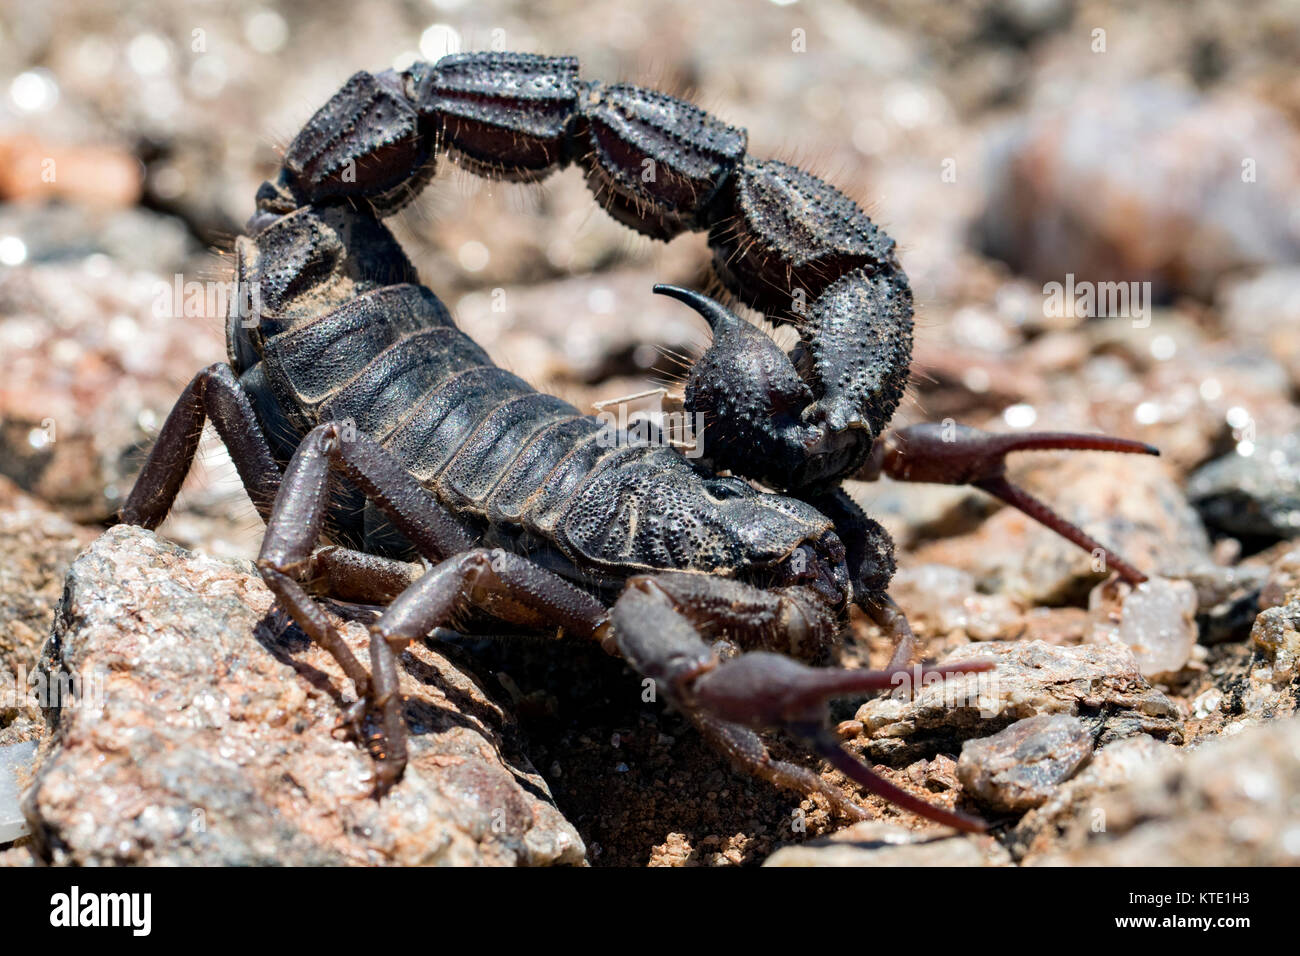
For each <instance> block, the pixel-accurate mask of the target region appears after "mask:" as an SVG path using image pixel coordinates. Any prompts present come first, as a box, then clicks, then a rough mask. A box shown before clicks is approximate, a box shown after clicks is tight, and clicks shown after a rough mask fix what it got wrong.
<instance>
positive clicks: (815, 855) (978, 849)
mask: <svg viewBox="0 0 1300 956" xmlns="http://www.w3.org/2000/svg"><path fill="white" fill-rule="evenodd" d="M1010 862H1011V858H1010V856H1009V855H1008V854H1007V852H1006V851H1005V850H1003V849H1002V848H1001V847H1000V846H998V844H997V843H996V842H995V841H994V840H993V838H992V837H988V836H967V835H963V836H955V837H952V836H949V837H930V836H927V835H926V834H921V833H917V832H916V831H914V830H906V829H904V828H902V827H898V826H893V825H892V824H888V823H874V822H866V823H857V824H854V825H853V826H851V827H848V828H847V829H844V830H841V831H840V832H838V833H836V834H835V835H834V836H832V837H827V838H825V839H820V840H809V841H808V842H807V843H803V844H800V845H798V846H787V847H782V848H781V849H779V850H777V851H776V852H775V853H773V854H772V855H771V856H769V857H768V858H767V859H766V860H765V861H764V862H763V865H764V866H777V867H809V866H1006V865H1008V864H1009V863H1010Z"/></svg>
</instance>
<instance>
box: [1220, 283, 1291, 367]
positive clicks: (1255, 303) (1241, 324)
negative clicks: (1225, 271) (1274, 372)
mask: <svg viewBox="0 0 1300 956" xmlns="http://www.w3.org/2000/svg"><path fill="white" fill-rule="evenodd" d="M1217 299H1218V301H1219V304H1220V309H1221V313H1222V316H1223V323H1224V325H1225V326H1226V327H1227V329H1228V332H1229V334H1230V335H1231V336H1232V337H1233V339H1234V340H1236V341H1239V342H1257V343H1263V344H1265V345H1267V346H1268V348H1269V350H1270V351H1271V352H1272V353H1273V357H1274V358H1276V359H1277V360H1278V361H1279V362H1281V363H1282V364H1283V365H1284V366H1285V367H1286V369H1287V371H1288V372H1289V373H1290V375H1291V384H1292V385H1293V386H1294V387H1297V388H1300V268H1298V267H1295V266H1288V267H1285V268H1278V269H1267V270H1265V271H1264V272H1262V273H1261V274H1259V275H1257V276H1253V277H1252V278H1249V279H1240V280H1235V281H1229V282H1225V283H1224V288H1222V289H1221V290H1220V291H1219V293H1218V295H1217Z"/></svg>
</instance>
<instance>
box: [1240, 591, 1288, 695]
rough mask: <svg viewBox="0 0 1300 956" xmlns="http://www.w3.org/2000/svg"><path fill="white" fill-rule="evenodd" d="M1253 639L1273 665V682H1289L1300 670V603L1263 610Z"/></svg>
mask: <svg viewBox="0 0 1300 956" xmlns="http://www.w3.org/2000/svg"><path fill="white" fill-rule="evenodd" d="M1250 639H1251V642H1252V643H1253V644H1254V645H1255V647H1256V648H1258V649H1259V651H1260V652H1261V653H1262V654H1263V655H1264V659H1265V660H1266V661H1267V662H1268V664H1269V665H1271V668H1272V675H1271V679H1272V682H1274V683H1277V682H1282V683H1289V682H1290V681H1291V679H1292V678H1294V677H1296V676H1297V674H1296V670H1297V667H1300V601H1293V602H1291V603H1290V604H1284V605H1282V606H1281V607H1270V608H1266V609H1265V610H1263V611H1261V612H1260V613H1259V617H1257V618H1255V626H1254V627H1253V628H1252V629H1251V632H1250Z"/></svg>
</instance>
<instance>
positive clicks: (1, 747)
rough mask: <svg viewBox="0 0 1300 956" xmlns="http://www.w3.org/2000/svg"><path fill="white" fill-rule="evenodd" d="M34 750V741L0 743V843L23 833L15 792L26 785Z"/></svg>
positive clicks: (24, 829)
mask: <svg viewBox="0 0 1300 956" xmlns="http://www.w3.org/2000/svg"><path fill="white" fill-rule="evenodd" d="M35 753H36V744H35V742H34V741H28V742H27V743H21V744H0V845H3V844H5V843H12V842H13V841H14V840H17V839H18V838H19V837H21V836H24V835H26V833H27V820H26V819H24V817H23V810H22V804H21V802H20V800H19V794H20V793H21V792H22V790H23V789H24V788H25V787H26V785H27V778H28V777H29V776H30V774H31V766H32V757H33V756H34V755H35Z"/></svg>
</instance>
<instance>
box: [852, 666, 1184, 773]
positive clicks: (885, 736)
mask: <svg viewBox="0 0 1300 956" xmlns="http://www.w3.org/2000/svg"><path fill="white" fill-rule="evenodd" d="M986 659H992V660H993V661H994V662H995V663H996V667H995V669H994V670H992V671H989V672H983V673H977V672H972V673H970V674H966V675H963V676H960V677H955V678H949V679H948V680H945V681H941V682H924V681H923V682H922V686H921V687H920V689H919V690H917V692H916V693H915V696H913V697H912V698H911V699H908V695H907V693H906V691H905V690H904V689H902V688H900V689H899V690H898V691H897V692H895V693H894V694H892V695H891V696H889V697H881V698H877V699H875V700H870V701H867V702H866V703H865V704H863V705H862V706H861V707H860V708H858V711H857V714H856V715H855V717H856V719H857V720H859V721H861V722H862V725H863V728H864V736H863V737H861V738H859V739H858V740H857V741H854V742H852V743H853V744H855V745H857V746H859V747H860V748H861V749H862V751H863V752H864V753H865V754H867V755H868V756H870V757H871V758H872V759H874V760H878V761H881V762H886V763H898V762H901V761H907V760H915V759H917V758H919V757H922V756H927V755H930V754H934V753H956V752H958V750H959V749H960V748H961V745H962V743H963V742H965V741H967V740H971V739H974V738H980V737H987V736H989V735H990V734H994V733H997V732H998V731H1000V730H1002V729H1003V728H1005V727H1008V726H1010V725H1011V724H1013V723H1015V722H1016V721H1018V720H1023V719H1024V718H1027V717H1034V716H1037V715H1039V714H1066V715H1070V716H1075V717H1079V718H1080V719H1081V720H1082V721H1083V722H1084V723H1085V724H1086V725H1087V726H1088V729H1089V732H1090V733H1091V734H1092V736H1093V738H1094V739H1095V740H1096V741H1097V743H1098V745H1102V744H1105V743H1108V742H1110V741H1112V740H1117V739H1120V738H1122V737H1130V736H1133V735H1134V734H1139V733H1144V734H1150V735H1151V736H1154V737H1158V738H1160V739H1168V740H1172V741H1175V742H1181V740H1182V719H1181V717H1180V716H1179V713H1178V709H1177V707H1175V705H1174V703H1173V702H1172V701H1171V700H1169V698H1168V697H1166V696H1165V695H1164V694H1162V693H1161V692H1160V691H1158V690H1156V689H1154V688H1153V687H1151V685H1150V684H1148V683H1147V681H1146V678H1144V677H1143V676H1142V674H1141V672H1140V671H1139V670H1138V666H1137V661H1136V660H1135V659H1134V657H1133V655H1132V653H1130V652H1129V651H1128V650H1127V649H1126V648H1118V647H1101V646H1097V645H1084V646H1079V647H1054V646H1051V645H1048V644H1044V643H1042V642H1041V641H1031V642H1023V641H1019V642H1004V641H991V642H987V643H980V644H971V645H968V646H966V647H960V648H958V649H957V650H955V651H952V652H950V653H949V654H948V655H947V656H946V657H945V658H944V662H946V663H955V662H957V661H982V660H986Z"/></svg>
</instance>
